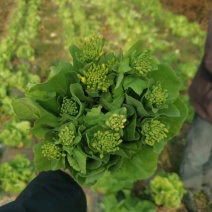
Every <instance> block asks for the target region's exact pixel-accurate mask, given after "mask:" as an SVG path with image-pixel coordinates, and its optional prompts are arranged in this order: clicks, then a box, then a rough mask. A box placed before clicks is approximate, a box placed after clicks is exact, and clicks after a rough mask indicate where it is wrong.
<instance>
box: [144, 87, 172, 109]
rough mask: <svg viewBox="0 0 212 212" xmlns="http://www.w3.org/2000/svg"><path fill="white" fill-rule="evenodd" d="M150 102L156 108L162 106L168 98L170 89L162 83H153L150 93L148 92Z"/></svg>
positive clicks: (147, 97) (147, 96)
mask: <svg viewBox="0 0 212 212" xmlns="http://www.w3.org/2000/svg"><path fill="white" fill-rule="evenodd" d="M145 97H146V99H147V101H148V103H149V104H150V105H151V106H153V107H154V108H161V106H163V105H164V103H165V102H166V101H167V98H168V90H167V89H163V88H162V87H161V84H160V83H158V84H157V85H153V86H152V89H151V90H150V92H149V93H147V94H146V96H145Z"/></svg>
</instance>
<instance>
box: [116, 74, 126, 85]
mask: <svg viewBox="0 0 212 212" xmlns="http://www.w3.org/2000/svg"><path fill="white" fill-rule="evenodd" d="M123 79H124V74H123V73H120V74H119V75H118V77H117V80H116V87H115V89H117V88H118V87H119V86H120V85H121V83H122V81H123Z"/></svg>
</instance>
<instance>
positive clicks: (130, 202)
mask: <svg viewBox="0 0 212 212" xmlns="http://www.w3.org/2000/svg"><path fill="white" fill-rule="evenodd" d="M100 206H101V208H102V210H103V211H105V212H112V211H113V212H128V211H135V212H136V211H139V212H146V211H148V212H156V207H155V205H154V203H152V202H150V201H148V200H141V199H139V198H137V197H135V196H132V194H131V191H130V190H121V191H119V192H117V193H115V194H108V195H105V196H104V199H103V202H102V203H101V205H100Z"/></svg>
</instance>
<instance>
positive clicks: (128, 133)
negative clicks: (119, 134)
mask: <svg viewBox="0 0 212 212" xmlns="http://www.w3.org/2000/svg"><path fill="white" fill-rule="evenodd" d="M128 120H129V124H128V125H127V126H126V127H125V128H124V137H123V139H124V140H125V141H133V140H138V139H139V134H138V132H137V131H136V121H137V115H136V113H135V114H134V115H133V117H132V118H130V119H128Z"/></svg>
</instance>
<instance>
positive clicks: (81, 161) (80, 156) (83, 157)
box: [73, 148, 86, 174]
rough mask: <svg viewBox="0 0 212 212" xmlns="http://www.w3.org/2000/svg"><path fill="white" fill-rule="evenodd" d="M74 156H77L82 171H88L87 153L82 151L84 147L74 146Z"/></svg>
mask: <svg viewBox="0 0 212 212" xmlns="http://www.w3.org/2000/svg"><path fill="white" fill-rule="evenodd" d="M73 158H75V160H76V162H77V164H78V166H79V168H80V172H82V173H84V174H85V173H86V155H85V154H84V153H83V152H82V149H80V148H74V149H73Z"/></svg>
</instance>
